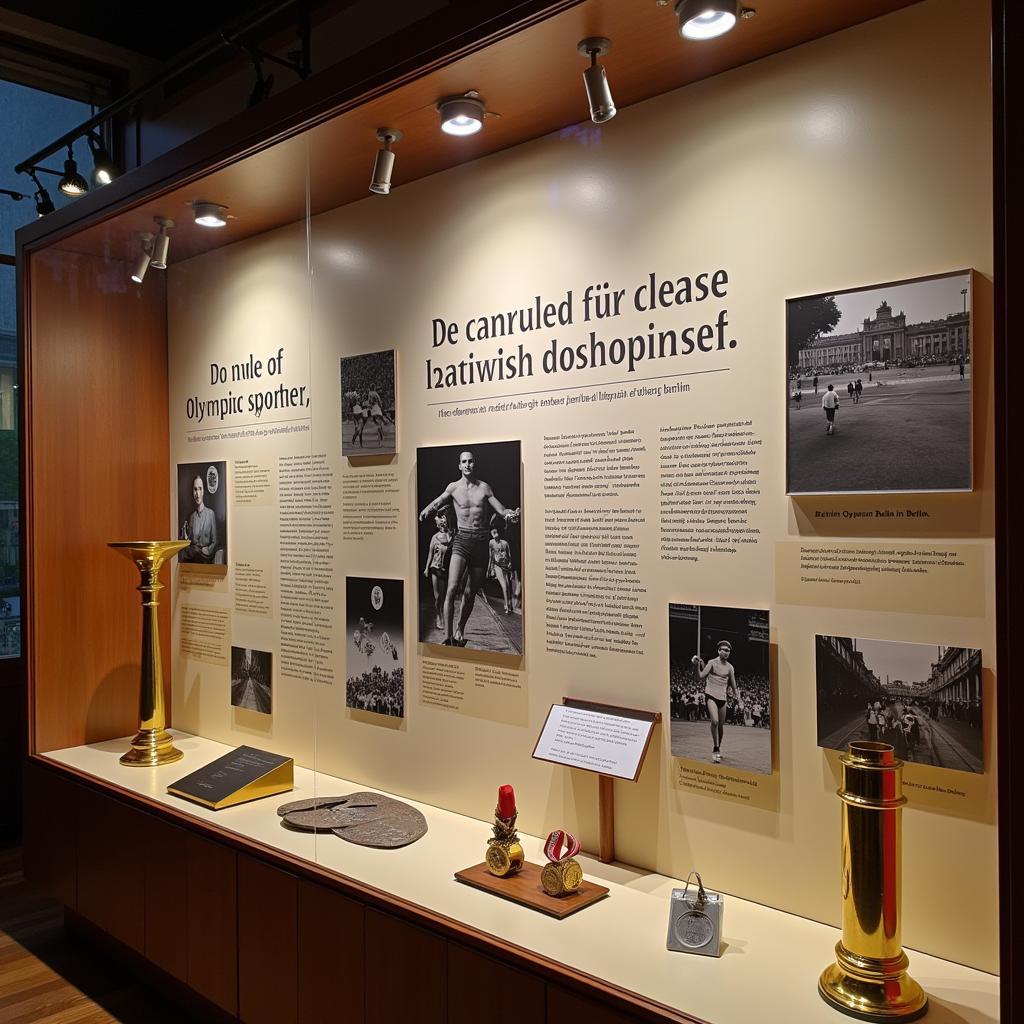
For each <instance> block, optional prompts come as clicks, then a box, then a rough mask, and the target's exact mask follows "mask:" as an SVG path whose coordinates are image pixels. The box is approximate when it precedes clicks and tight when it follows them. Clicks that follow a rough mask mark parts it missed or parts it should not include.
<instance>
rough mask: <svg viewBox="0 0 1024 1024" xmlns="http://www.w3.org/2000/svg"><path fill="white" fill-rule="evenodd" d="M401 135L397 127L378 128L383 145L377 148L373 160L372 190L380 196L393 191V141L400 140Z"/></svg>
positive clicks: (378, 134)
mask: <svg viewBox="0 0 1024 1024" xmlns="http://www.w3.org/2000/svg"><path fill="white" fill-rule="evenodd" d="M401 137H402V133H401V132H400V131H399V130H398V129H397V128H378V129H377V139H378V141H379V142H382V143H383V146H382V147H381V148H380V149H378V150H377V158H376V159H375V160H374V161H373V177H371V178H370V191H371V192H375V193H376V194H377V195H379V196H386V195H387V194H388V193H389V192H390V191H391V172H392V171H393V170H394V167H395V154H394V153H392V152H391V143H392V142H398V140H399V139H401Z"/></svg>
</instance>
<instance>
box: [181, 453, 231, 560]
mask: <svg viewBox="0 0 1024 1024" xmlns="http://www.w3.org/2000/svg"><path fill="white" fill-rule="evenodd" d="M227 466H228V464H227V462H187V463H183V464H181V465H179V466H178V524H177V527H178V528H177V537H178V540H187V541H190V544H189V546H188V547H187V548H183V549H182V550H181V551H180V552H178V561H179V562H192V563H194V564H196V565H215V566H226V565H227V564H228V483H227V480H228V473H227Z"/></svg>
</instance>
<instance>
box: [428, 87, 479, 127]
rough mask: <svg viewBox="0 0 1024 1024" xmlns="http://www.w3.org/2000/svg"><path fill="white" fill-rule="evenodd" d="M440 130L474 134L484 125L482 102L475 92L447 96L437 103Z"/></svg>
mask: <svg viewBox="0 0 1024 1024" xmlns="http://www.w3.org/2000/svg"><path fill="white" fill-rule="evenodd" d="M437 109H438V112H439V113H440V114H441V131H443V132H445V133H446V134H448V135H476V133H477V132H478V131H480V129H481V128H483V126H484V103H483V100H481V99H480V96H479V94H478V93H476V92H467V93H466V94H465V95H464V96H449V97H447V98H446V99H443V100H441V101H440V103H438V105H437Z"/></svg>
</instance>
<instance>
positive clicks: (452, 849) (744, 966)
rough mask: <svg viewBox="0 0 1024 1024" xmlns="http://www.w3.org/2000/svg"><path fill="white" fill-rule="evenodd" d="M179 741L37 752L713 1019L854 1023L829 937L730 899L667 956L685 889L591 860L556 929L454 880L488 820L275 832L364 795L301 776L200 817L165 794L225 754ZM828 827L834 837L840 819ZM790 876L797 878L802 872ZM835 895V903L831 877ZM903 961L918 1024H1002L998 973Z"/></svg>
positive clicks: (435, 811) (533, 855) (536, 842)
mask: <svg viewBox="0 0 1024 1024" xmlns="http://www.w3.org/2000/svg"><path fill="white" fill-rule="evenodd" d="M174 737H175V743H176V745H177V746H178V747H179V748H180V749H181V750H183V751H184V754H185V757H184V759H183V760H182V761H179V762H178V763H177V764H173V765H168V766H166V767H162V768H155V769H140V768H126V767H124V766H123V765H121V764H119V762H118V758H119V757H120V755H121V754H122V753H123V752H124V751H125V750H126V749H127V745H128V739H127V738H125V739H123V740H111V741H108V742H104V743H96V744H90V745H88V746H81V747H70V748H68V749H65V750H57V751H51V752H48V753H47V754H46V755H45V757H46V758H48V759H50V760H51V761H53V762H55V763H56V764H59V765H63V766H66V767H68V768H70V769H73V770H75V771H77V772H81V773H84V774H85V775H88V776H92V777H94V778H95V779H97V780H100V781H102V782H105V783H109V784H112V785H114V786H118V787H120V788H121V789H123V790H126V791H128V792H130V793H136V794H138V795H139V796H142V797H145V798H146V799H148V800H152V801H154V802H156V803H158V804H164V805H166V806H168V807H172V808H174V810H175V811H177V812H179V813H184V814H187V815H189V816H191V817H193V818H195V819H197V820H199V821H205V822H209V823H211V824H213V825H215V826H216V827H218V828H220V829H222V830H224V831H225V832H229V833H234V834H236V835H238V836H240V837H243V838H245V839H247V840H251V841H254V842H256V843H260V844H262V845H263V846H265V847H268V848H270V849H272V850H277V851H280V852H282V853H283V854H286V855H290V856H292V857H297V858H301V859H304V860H307V861H309V862H311V863H315V864H317V865H318V866H319V867H321V868H324V869H327V870H329V871H332V872H336V873H337V874H339V875H342V876H344V877H345V878H347V879H351V880H353V881H355V882H358V883H361V884H363V885H366V886H371V887H373V888H374V889H378V890H381V891H383V892H386V893H390V894H393V895H394V896H395V897H397V898H398V899H400V900H403V901H405V902H407V903H409V904H413V905H414V906H416V907H419V908H422V909H424V910H425V911H428V912H430V913H433V914H436V915H442V916H444V917H446V918H449V919H451V920H452V921H455V922H458V923H459V924H461V925H464V926H467V927H469V928H473V929H476V930H478V931H480V932H483V933H486V934H488V935H492V936H495V937H496V938H498V939H500V940H501V941H503V942H505V943H511V944H513V945H516V946H519V947H522V948H523V949H524V950H529V951H532V952H534V953H536V954H539V955H540V956H543V957H546V958H548V959H549V960H552V961H555V962H557V963H561V964H565V965H566V966H567V967H569V968H572V969H573V970H575V971H579V972H582V973H584V974H588V975H591V976H593V977H595V978H599V979H602V980H604V981H606V982H609V983H610V984H612V985H616V986H618V987H620V988H622V989H626V990H628V991H630V992H635V993H637V994H638V995H640V996H642V997H644V998H646V999H648V1000H652V1001H654V1002H656V1003H661V1004H663V1005H665V1006H668V1007H673V1008H675V1009H677V1010H680V1011H682V1012H683V1013H686V1014H689V1015H692V1016H695V1017H698V1018H701V1019H703V1020H705V1021H710V1022H713V1024H750V1022H751V1021H752V1020H756V1021H758V1022H760V1024H764V1022H774V1021H779V1022H782V1021H785V1022H787V1024H789V1022H793V1021H800V1022H801V1024H805V1022H806V1024H815V1022H821V1024H839V1022H841V1021H843V1020H847V1019H849V1018H846V1017H844V1016H843V1015H841V1014H839V1013H837V1012H835V1011H833V1010H831V1009H830V1008H829V1007H827V1006H826V1005H825V1004H824V1003H823V1002H822V1000H821V999H820V997H819V996H818V994H817V988H816V986H817V978H818V975H819V974H820V972H821V970H822V969H823V968H824V967H825V966H827V965H828V964H829V963H830V962H831V960H832V957H833V948H834V946H835V943H836V941H837V940H838V938H839V932H838V931H837V930H836V929H835V928H831V927H829V926H827V925H823V924H819V923H817V922H815V921H809V920H806V919H804V918H801V917H796V916H794V915H792V914H786V913H783V912H781V911H778V910H774V909H771V908H770V907H765V906H762V905H760V904H757V903H752V902H749V901H747V900H742V899H738V898H736V897H732V896H730V897H728V898H727V900H726V905H725V921H724V929H723V931H724V940H725V951H724V953H723V955H722V956H721V958H719V959H715V958H712V957H704V956H693V955H689V954H685V953H670V952H668V951H667V950H666V948H665V938H666V932H667V924H668V917H667V915H668V901H669V896H670V893H671V890H672V889H673V887H676V886H679V885H681V884H682V883H681V882H680V881H679V880H678V879H674V878H667V877H665V876H664V875H658V874H653V873H646V872H642V871H638V870H636V869H633V868H629V867H625V866H621V865H606V864H601V863H600V862H599V861H597V860H594V859H592V858H590V857H587V856H585V855H584V856H581V857H580V858H579V859H580V862H581V864H582V866H583V870H584V873H585V875H586V877H588V878H591V879H594V880H595V881H600V882H602V883H603V884H605V885H607V886H608V887H609V889H610V894H609V896H608V897H607V898H606V899H604V900H602V901H601V902H600V903H598V904H596V905H594V906H593V907H590V908H588V909H586V910H583V911H581V912H580V913H578V914H574V915H572V916H571V917H568V918H566V919H564V920H561V921H559V920H556V919H554V918H549V917H547V916H545V915H543V914H539V913H537V912H536V911H532V910H529V909H527V908H525V907H521V906H518V905H516V904H514V903H511V902H509V901H507V900H502V899H497V898H495V897H493V896H490V895H488V894H486V893H484V892H480V891H478V890H476V889H473V888H470V887H469V886H466V885H462V884H460V883H458V882H456V881H455V880H454V878H453V874H454V872H455V871H457V870H459V869H460V868H464V867H467V866H469V865H471V864H474V863H477V862H478V861H480V860H481V859H482V857H483V852H484V849H485V845H486V840H487V838H488V836H489V829H488V826H487V825H486V824H485V823H482V822H480V821H477V820H476V819H473V818H468V817H465V816H463V815H460V814H453V813H451V812H450V811H445V810H441V809H440V808H437V807H432V806H429V805H426V804H416V803H414V802H413V801H409V803H412V804H413V805H414V806H416V807H418V808H419V809H420V810H421V811H422V812H423V814H424V815H425V816H426V819H427V823H428V825H429V831H428V832H427V834H426V835H425V836H424V837H423V838H422V839H421V840H419V841H418V842H417V843H415V844H413V845H412V846H408V847H405V848H403V849H399V850H378V849H370V848H367V847H361V846H355V845H353V844H351V843H346V842H345V841H344V840H342V839H339V838H337V837H335V836H333V835H331V834H327V835H313V834H309V833H302V832H295V831H292V830H290V829H287V828H285V827H284V826H283V825H282V824H281V819H280V818H279V817H278V815H277V813H276V808H277V806H278V804H280V803H284V802H285V801H289V800H301V799H303V798H307V797H311V796H314V795H316V794H325V795H326V794H331V793H344V792H349V791H352V790H355V789H367V788H372V787H368V786H365V785H359V784H356V783H352V782H347V781H345V780H344V779H338V778H334V777H332V776H328V775H323V774H318V773H315V772H312V771H310V770H308V769H305V768H299V767H296V769H295V789H294V791H293V792H292V793H289V794H286V795H282V796H280V797H271V798H268V799H264V800H259V801H255V802H253V803H248V804H242V805H240V806H237V807H231V808H227V809H225V810H221V811H212V810H208V809H206V808H204V807H200V806H199V805H197V804H192V803H189V802H188V801H185V800H182V799H180V798H178V797H174V796H171V795H170V794H168V793H167V786H168V785H169V784H170V783H172V782H173V781H175V780H176V779H179V778H181V777H182V776H184V775H187V774H188V773H189V772H192V771H195V770H197V769H198V768H201V767H202V766H203V765H205V764H208V763H209V762H210V761H212V760H214V759H215V758H217V757H220V756H221V755H223V754H226V753H228V752H229V751H230V750H231V749H232V748H230V747H227V746H225V745H224V744H221V743H215V742H213V741H211V740H207V739H203V738H202V737H200V736H192V735H189V734H187V733H180V732H174ZM836 825H837V831H838V816H837V820H836ZM836 842H837V843H838V834H837V838H836ZM522 843H523V848H524V850H525V851H526V856H527V859H529V860H532V861H535V862H538V863H543V861H544V857H543V854H542V840H541V839H539V838H538V837H536V836H528V835H523V836H522ZM837 859H838V851H837ZM793 870H794V871H799V870H800V867H799V865H798V864H794V865H793ZM708 881H709V882H713V876H709V878H708ZM836 890H837V891H836V902H837V907H838V901H839V892H838V879H837V887H836ZM909 955H910V970H911V973H912V974H913V976H914V977H915V978H916V979H917V981H919V982H920V983H921V984H922V985H923V986H924V988H925V990H926V991H927V992H928V995H929V998H930V1001H931V1010H930V1012H929V1014H928V1017H927V1018H926V1019H927V1020H928V1021H929V1022H930V1024H952V1022H957V1024H992V1022H994V1021H997V1020H998V1019H999V979H998V977H996V976H994V975H991V974H985V973H984V972H982V971H977V970H973V969H971V968H968V967H964V966H962V965H960V964H955V963H951V962H949V961H947V960H941V959H939V958H937V957H933V956H929V955H927V954H924V953H915V952H913V951H909Z"/></svg>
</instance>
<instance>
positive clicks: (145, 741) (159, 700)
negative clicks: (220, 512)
mask: <svg viewBox="0 0 1024 1024" xmlns="http://www.w3.org/2000/svg"><path fill="white" fill-rule="evenodd" d="M188 543H189V542H188V541H187V540H186V541H175V540H172V541H138V542H126V543H117V544H111V545H110V547H112V548H114V549H115V550H117V551H120V552H121V554H123V555H124V556H125V557H126V558H130V559H131V560H132V561H133V562H134V563H135V565H136V567H137V568H138V570H139V574H140V576H141V578H142V582H141V583H140V584H139V586H138V587H137V588H136V589H137V590H138V591H139V593H140V594H141V595H142V661H141V666H140V669H139V731H138V732H137V733H136V734H135V737H134V738H133V739H132V746H131V750H129V751H128V752H127V753H126V754H124V755H123V756H122V757H121V764H124V765H132V766H138V767H155V766H156V765H161V764H173V763H174V762H175V761H180V760H181V758H182V757H184V756H185V755H184V754H183V753H182V752H181V751H180V750H178V749H177V747H175V746H174V743H173V741H172V739H171V735H170V733H168V732H167V730H166V725H167V719H166V715H165V711H164V673H163V665H162V660H161V657H160V620H159V612H158V609H159V605H160V591H161V590H163V584H162V583H161V582H160V569H161V568H162V566H163V564H164V561H165V560H166V559H167V558H168V556H170V555H173V554H174V553H175V552H177V551H180V550H181V549H182V548H184V547H187V546H188Z"/></svg>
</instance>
